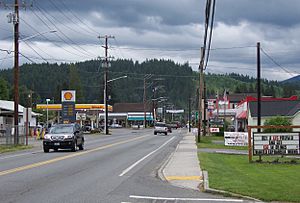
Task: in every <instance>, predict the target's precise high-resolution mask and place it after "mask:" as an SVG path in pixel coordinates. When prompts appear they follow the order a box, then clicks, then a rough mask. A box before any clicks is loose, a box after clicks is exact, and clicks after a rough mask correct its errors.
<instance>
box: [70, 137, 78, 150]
mask: <svg viewBox="0 0 300 203" xmlns="http://www.w3.org/2000/svg"><path fill="white" fill-rule="evenodd" d="M76 150H77V143H76V140H74V142H73V145H72V148H71V151H72V152H76Z"/></svg>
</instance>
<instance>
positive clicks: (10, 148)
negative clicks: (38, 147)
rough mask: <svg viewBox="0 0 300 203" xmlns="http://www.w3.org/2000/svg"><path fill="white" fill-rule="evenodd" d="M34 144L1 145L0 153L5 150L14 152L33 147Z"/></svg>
mask: <svg viewBox="0 0 300 203" xmlns="http://www.w3.org/2000/svg"><path fill="white" fill-rule="evenodd" d="M31 148H32V146H26V145H16V146H15V145H0V154H1V153H5V152H14V151H19V150H24V149H31Z"/></svg>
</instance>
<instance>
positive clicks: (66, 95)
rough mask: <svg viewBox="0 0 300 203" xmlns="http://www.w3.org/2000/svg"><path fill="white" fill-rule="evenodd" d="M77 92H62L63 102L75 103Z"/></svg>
mask: <svg viewBox="0 0 300 203" xmlns="http://www.w3.org/2000/svg"><path fill="white" fill-rule="evenodd" d="M75 100H76V91H75V90H62V91H61V102H75Z"/></svg>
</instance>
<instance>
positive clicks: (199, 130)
mask: <svg viewBox="0 0 300 203" xmlns="http://www.w3.org/2000/svg"><path fill="white" fill-rule="evenodd" d="M203 66H204V48H203V47H201V60H200V66H199V69H200V70H199V115H198V139H197V141H198V142H200V136H201V128H202V112H203V110H202V93H203V68H204V67H203Z"/></svg>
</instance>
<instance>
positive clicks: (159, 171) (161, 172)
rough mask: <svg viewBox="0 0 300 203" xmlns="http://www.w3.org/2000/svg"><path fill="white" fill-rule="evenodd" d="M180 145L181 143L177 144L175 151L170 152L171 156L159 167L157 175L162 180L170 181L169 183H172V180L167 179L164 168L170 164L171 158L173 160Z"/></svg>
mask: <svg viewBox="0 0 300 203" xmlns="http://www.w3.org/2000/svg"><path fill="white" fill-rule="evenodd" d="M178 146H179V144H178V145H177V146H176V149H175V151H174V152H172V153H171V154H170V156H169V157H168V158H167V159H166V161H165V162H164V163H163V164H162V165H161V166H160V167H159V169H158V171H157V176H158V177H159V178H160V179H161V180H163V181H166V182H168V183H170V182H169V181H168V180H167V179H166V177H165V175H164V172H163V170H164V169H165V167H166V166H167V165H168V163H169V162H170V160H171V159H172V157H173V156H174V154H175V152H176V151H177V149H178Z"/></svg>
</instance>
